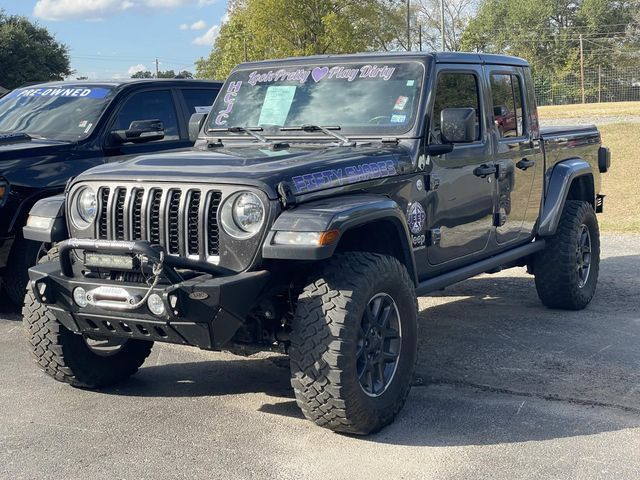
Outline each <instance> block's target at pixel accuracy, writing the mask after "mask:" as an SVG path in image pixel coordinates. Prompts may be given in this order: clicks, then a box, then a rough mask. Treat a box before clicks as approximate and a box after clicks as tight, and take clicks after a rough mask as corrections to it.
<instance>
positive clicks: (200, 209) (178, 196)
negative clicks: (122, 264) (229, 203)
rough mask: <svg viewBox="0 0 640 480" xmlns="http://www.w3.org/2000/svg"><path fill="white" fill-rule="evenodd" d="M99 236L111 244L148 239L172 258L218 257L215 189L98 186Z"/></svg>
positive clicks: (220, 197)
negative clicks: (113, 240) (112, 240)
mask: <svg viewBox="0 0 640 480" xmlns="http://www.w3.org/2000/svg"><path fill="white" fill-rule="evenodd" d="M98 198H99V199H100V207H99V208H100V212H99V213H98V224H97V234H98V237H99V238H103V239H115V240H149V241H150V242H151V243H153V244H160V245H162V246H164V247H165V249H166V250H167V253H169V254H171V255H184V256H191V257H197V258H200V259H202V260H206V259H207V258H209V257H214V256H218V255H219V252H220V248H219V230H218V219H217V213H218V206H219V205H220V201H221V200H222V193H221V192H220V191H217V190H208V189H200V188H185V189H180V188H175V187H166V188H162V187H157V186H153V187H147V188H142V187H139V186H135V187H122V186H120V187H113V188H109V187H101V188H100V190H99V194H98Z"/></svg>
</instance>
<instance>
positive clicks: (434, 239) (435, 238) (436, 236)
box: [429, 228, 442, 246]
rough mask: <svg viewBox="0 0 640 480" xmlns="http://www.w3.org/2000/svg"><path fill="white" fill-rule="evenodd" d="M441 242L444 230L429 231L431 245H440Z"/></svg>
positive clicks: (434, 229)
mask: <svg viewBox="0 0 640 480" xmlns="http://www.w3.org/2000/svg"><path fill="white" fill-rule="evenodd" d="M440 240H442V230H441V229H440V228H433V229H431V230H429V245H431V246H435V245H440Z"/></svg>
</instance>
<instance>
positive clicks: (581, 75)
mask: <svg viewBox="0 0 640 480" xmlns="http://www.w3.org/2000/svg"><path fill="white" fill-rule="evenodd" d="M580 89H581V90H582V103H584V50H583V49H582V34H580Z"/></svg>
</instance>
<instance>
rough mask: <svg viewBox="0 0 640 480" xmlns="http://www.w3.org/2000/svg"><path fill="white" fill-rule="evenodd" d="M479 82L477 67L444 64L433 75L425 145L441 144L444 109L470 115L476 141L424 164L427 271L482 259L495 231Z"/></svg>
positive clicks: (488, 143)
mask: <svg viewBox="0 0 640 480" xmlns="http://www.w3.org/2000/svg"><path fill="white" fill-rule="evenodd" d="M483 82H484V75H483V72H482V68H481V67H480V66H477V67H476V66H474V65H446V64H443V65H439V66H438V69H437V78H436V86H435V98H434V101H433V107H432V110H431V118H430V121H429V125H430V130H429V132H428V135H429V137H428V139H427V142H428V143H429V144H430V145H431V144H438V143H443V139H442V136H441V133H440V113H441V111H442V110H443V109H445V108H472V109H474V110H475V112H476V115H475V116H476V136H475V139H474V140H473V141H472V142H469V143H454V148H453V151H452V152H450V153H446V154H443V155H439V156H433V157H431V158H430V159H429V167H430V168H431V172H430V175H429V180H430V181H429V183H430V191H429V193H428V198H429V199H428V207H429V211H428V213H427V219H428V220H427V221H428V223H429V227H428V228H429V237H430V242H429V247H428V248H427V257H428V260H429V264H430V265H432V266H441V265H444V264H446V263H447V262H450V261H455V260H458V259H464V258H465V257H472V256H481V255H483V254H484V253H485V252H486V250H487V248H488V245H489V240H490V239H491V236H492V234H493V232H494V230H495V228H494V226H493V218H494V217H493V212H494V205H495V191H496V189H495V175H494V174H490V173H489V174H487V173H486V172H487V171H490V170H491V169H492V168H495V165H494V162H493V155H492V153H493V151H492V145H491V141H490V139H489V136H488V135H487V125H486V105H485V98H484V93H483V92H484V91H486V88H483ZM494 173H495V170H494ZM461 263H464V261H463V262H461Z"/></svg>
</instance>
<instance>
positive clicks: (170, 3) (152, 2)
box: [143, 0, 190, 8]
mask: <svg viewBox="0 0 640 480" xmlns="http://www.w3.org/2000/svg"><path fill="white" fill-rule="evenodd" d="M143 3H144V4H145V5H146V6H148V7H153V8H175V7H180V6H182V5H185V4H187V3H190V2H189V1H188V0H144V2H143Z"/></svg>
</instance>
